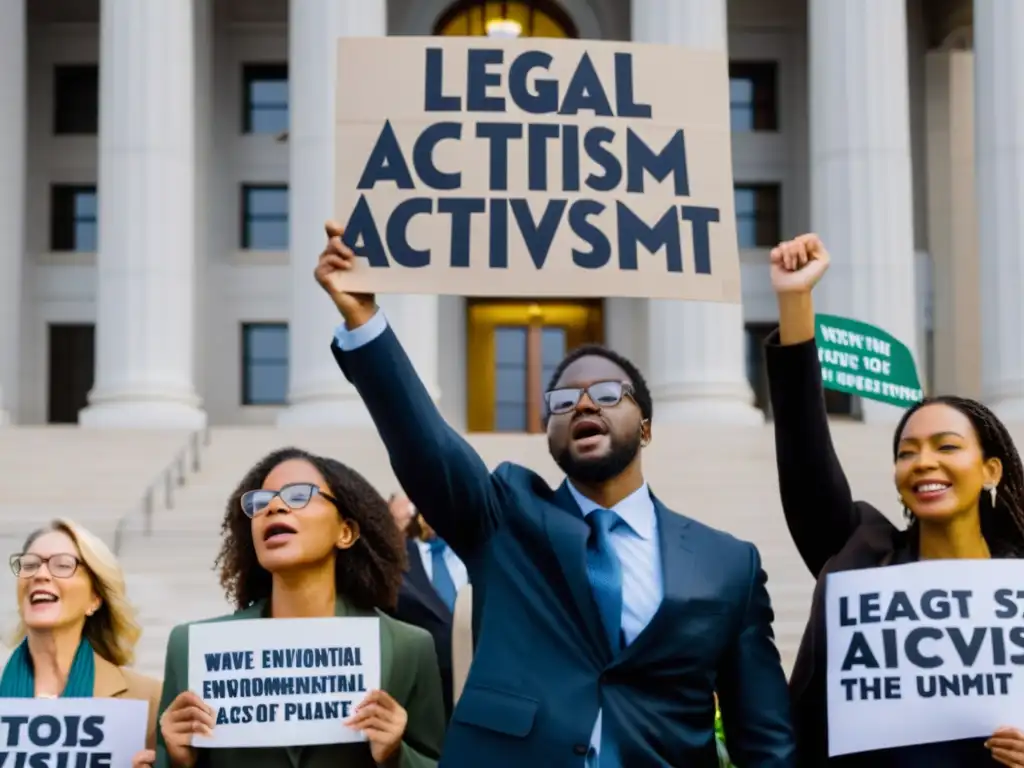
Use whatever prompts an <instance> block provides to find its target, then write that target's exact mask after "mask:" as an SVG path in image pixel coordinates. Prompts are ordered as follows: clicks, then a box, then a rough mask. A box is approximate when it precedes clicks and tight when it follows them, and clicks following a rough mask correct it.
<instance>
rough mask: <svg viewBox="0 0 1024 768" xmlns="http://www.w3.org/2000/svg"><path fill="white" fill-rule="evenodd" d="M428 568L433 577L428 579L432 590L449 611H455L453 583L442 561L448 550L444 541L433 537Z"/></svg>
mask: <svg viewBox="0 0 1024 768" xmlns="http://www.w3.org/2000/svg"><path fill="white" fill-rule="evenodd" d="M429 544H430V568H431V571H433V576H432V578H431V579H430V580H431V582H433V584H434V590H435V591H436V592H437V594H438V596H439V597H440V598H441V599H442V600H443V601H444V603H445V605H447V606H448V610H449V611H454V610H455V596H456V589H455V582H454V581H452V574H451V571H449V570H448V564H447V563H446V562H445V561H444V553H445V550H446V549H448V545H447V544H445V543H444V539H441V538H438V537H434V538H433V539H431V540H430V542H429Z"/></svg>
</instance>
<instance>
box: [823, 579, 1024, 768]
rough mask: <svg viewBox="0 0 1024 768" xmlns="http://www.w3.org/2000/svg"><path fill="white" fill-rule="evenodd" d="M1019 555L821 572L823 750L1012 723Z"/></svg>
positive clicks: (1023, 636) (1023, 701)
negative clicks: (824, 629) (824, 672)
mask: <svg viewBox="0 0 1024 768" xmlns="http://www.w3.org/2000/svg"><path fill="white" fill-rule="evenodd" d="M1022 584H1024V562H1021V561H1019V560H942V561H939V560H934V561H930V562H921V563H914V564H911V565H898V566H890V567H887V568H871V569H867V570H860V571H847V572H843V573H834V574H830V575H829V577H828V582H827V584H826V587H825V592H826V597H825V600H826V612H825V614H826V622H827V636H828V641H827V642H828V734H829V754H831V755H844V754H848V753H851V752H865V751H868V750H873V749H885V748H890V747H899V746H906V745H910V744H924V743H929V742H938V741H951V740H955V739H967V738H973V737H987V736H990V735H991V734H992V733H993V731H995V729H996V728H998V727H999V726H1001V725H1013V726H1017V727H1024V679H1022V672H1024V670H1022V665H1024V587H1022V586H1021V585H1022Z"/></svg>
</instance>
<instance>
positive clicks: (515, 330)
mask: <svg viewBox="0 0 1024 768" xmlns="http://www.w3.org/2000/svg"><path fill="white" fill-rule="evenodd" d="M466 328H467V345H466V375H467V382H466V392H467V406H468V419H467V422H468V427H469V430H470V431H471V432H542V431H543V424H542V421H541V419H542V415H543V407H542V403H543V394H544V390H545V388H546V387H547V384H548V380H549V379H550V378H551V375H552V374H553V373H554V371H555V368H556V367H557V366H558V363H559V362H560V361H561V360H562V358H563V357H564V356H565V354H566V353H567V352H568V351H569V350H571V349H574V348H575V347H578V346H581V345H583V344H595V343H597V344H599V343H602V342H603V340H604V317H603V311H602V302H601V300H600V299H598V300H592V301H591V300H582V301H581V300H545V301H534V302H531V301H525V302H524V301H522V300H521V299H517V300H508V301H504V300H493V299H488V300H475V299H470V300H469V301H468V303H467V318H466Z"/></svg>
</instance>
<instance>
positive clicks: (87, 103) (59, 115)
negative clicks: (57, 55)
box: [53, 64, 100, 136]
mask: <svg viewBox="0 0 1024 768" xmlns="http://www.w3.org/2000/svg"><path fill="white" fill-rule="evenodd" d="M99 72H100V70H99V67H98V66H97V65H96V64H74V65H61V66H57V67H54V71H53V132H54V133H55V134H58V135H64V136H68V135H79V136H95V135H96V134H97V133H98V132H99V117H100V103H99V98H100V82H99V81H100V77H99Z"/></svg>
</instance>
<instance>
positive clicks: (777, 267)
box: [771, 235, 829, 294]
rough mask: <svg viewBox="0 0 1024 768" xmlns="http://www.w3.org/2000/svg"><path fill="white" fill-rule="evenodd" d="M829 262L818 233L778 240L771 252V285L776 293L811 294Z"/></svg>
mask: <svg viewBox="0 0 1024 768" xmlns="http://www.w3.org/2000/svg"><path fill="white" fill-rule="evenodd" d="M828 265H829V255H828V251H827V250H825V245H824V243H822V242H821V239H820V238H819V237H818V236H817V235H800V236H799V237H797V238H794V239H793V240H787V241H785V242H782V243H779V244H778V245H777V246H776V247H775V248H773V249H772V253H771V276H772V288H773V289H775V293H777V294H785V293H810V292H811V289H813V288H814V286H815V285H817V283H818V281H819V280H821V277H822V275H824V274H825V271H826V270H827V269H828Z"/></svg>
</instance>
